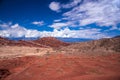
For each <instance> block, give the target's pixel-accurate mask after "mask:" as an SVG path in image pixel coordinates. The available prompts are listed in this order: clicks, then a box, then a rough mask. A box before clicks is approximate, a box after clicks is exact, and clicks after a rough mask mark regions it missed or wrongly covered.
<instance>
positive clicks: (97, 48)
mask: <svg viewBox="0 0 120 80" xmlns="http://www.w3.org/2000/svg"><path fill="white" fill-rule="evenodd" d="M60 50H61V51H65V52H68V53H89V54H90V53H91V54H92V53H96V54H97V53H103V54H104V53H109V52H111V53H112V52H118V53H119V52H120V37H115V38H106V39H100V40H94V41H89V42H81V43H73V44H71V45H70V46H67V47H62V48H61V49H60Z"/></svg>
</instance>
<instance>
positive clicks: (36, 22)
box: [32, 21, 45, 26]
mask: <svg viewBox="0 0 120 80" xmlns="http://www.w3.org/2000/svg"><path fill="white" fill-rule="evenodd" d="M32 24H34V25H38V26H43V25H44V24H45V23H44V21H34V22H32Z"/></svg>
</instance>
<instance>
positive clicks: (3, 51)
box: [0, 46, 55, 58]
mask: <svg viewBox="0 0 120 80" xmlns="http://www.w3.org/2000/svg"><path fill="white" fill-rule="evenodd" d="M54 52H55V51H53V49H52V48H39V47H25V46H1V47H0V58H12V57H20V56H29V55H37V56H42V55H44V54H50V53H54Z"/></svg>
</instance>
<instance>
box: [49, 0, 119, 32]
mask: <svg viewBox="0 0 120 80" xmlns="http://www.w3.org/2000/svg"><path fill="white" fill-rule="evenodd" d="M57 4H59V8H58V9H57V10H62V9H67V8H71V9H70V10H69V11H67V12H65V13H63V17H62V18H61V19H59V20H58V21H56V20H55V21H54V23H53V24H52V25H51V26H52V27H54V28H58V27H59V28H62V25H63V27H64V26H67V27H75V26H77V27H78V26H87V25H89V24H93V23H96V24H97V25H98V26H104V27H111V28H112V29H116V30H118V28H119V27H118V26H117V24H119V23H120V0H112V1H110V0H72V1H70V2H68V3H67V4H60V3H59V2H57ZM65 21H66V22H65ZM56 22H59V23H56ZM63 22H64V23H63ZM61 23H62V24H61ZM68 23H70V24H71V25H68ZM59 25H60V26H59ZM112 29H111V30H112Z"/></svg>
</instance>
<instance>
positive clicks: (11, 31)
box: [0, 23, 108, 39]
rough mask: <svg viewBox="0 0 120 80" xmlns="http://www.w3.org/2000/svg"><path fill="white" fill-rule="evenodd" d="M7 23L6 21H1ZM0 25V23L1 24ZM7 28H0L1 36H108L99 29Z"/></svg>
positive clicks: (9, 26) (14, 25)
mask: <svg viewBox="0 0 120 80" xmlns="http://www.w3.org/2000/svg"><path fill="white" fill-rule="evenodd" d="M3 24H8V23H3ZM1 25H2V24H1ZM7 26H8V28H4V29H2V30H0V36H2V37H26V38H29V37H48V36H51V37H71V38H90V39H99V38H105V37H108V36H107V35H106V34H104V33H101V32H100V31H101V29H79V30H70V29H69V28H64V29H59V30H58V29H54V30H53V31H38V30H33V29H26V28H25V27H22V26H20V25H19V24H11V25H9V24H8V25H7ZM0 27H1V26H0Z"/></svg>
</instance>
